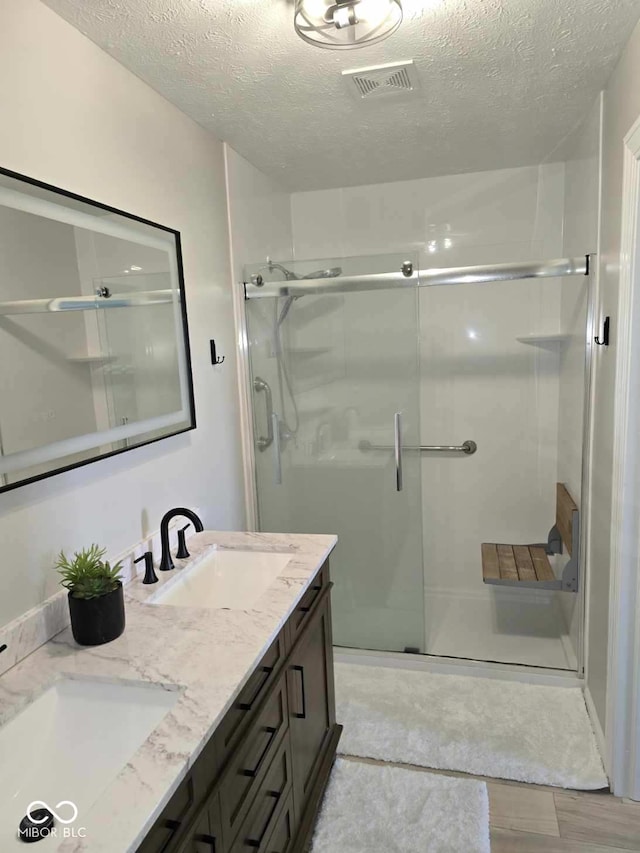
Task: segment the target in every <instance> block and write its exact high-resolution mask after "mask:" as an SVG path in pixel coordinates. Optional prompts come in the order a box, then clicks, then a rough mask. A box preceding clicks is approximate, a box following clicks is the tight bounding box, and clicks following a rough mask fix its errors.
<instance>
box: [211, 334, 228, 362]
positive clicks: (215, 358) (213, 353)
mask: <svg viewBox="0 0 640 853" xmlns="http://www.w3.org/2000/svg"><path fill="white" fill-rule="evenodd" d="M209 346H210V348H211V364H222V362H223V361H224V360H225V356H224V355H223V356H222V358H218V354H217V352H216V342H215V341H214V339H213V338H211V340H210V341H209Z"/></svg>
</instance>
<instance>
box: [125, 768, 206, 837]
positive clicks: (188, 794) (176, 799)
mask: <svg viewBox="0 0 640 853" xmlns="http://www.w3.org/2000/svg"><path fill="white" fill-rule="evenodd" d="M199 794H200V792H196V790H195V785H194V779H193V776H192V775H190V776H188V777H187V778H186V779H185V780H184V782H181V784H180V786H179V788H178V790H177V791H176V792H175V794H174V795H173V797H172V798H171V799H170V800H169V803H168V805H167V806H166V808H165V810H164V811H163V812H162V814H161V815H160V817H159V818H158V820H157V821H156V823H155V825H154V827H153V829H152V830H151V831H150V832H149V834H148V835H147V837H146V838H145V840H144V841H143V842H142V844H141V845H140V847H138V853H170V851H173V850H175V849H176V848H177V842H178V841H179V840H180V838H182V837H183V833H182V830H183V829H184V828H185V826H186V825H187V823H188V822H189V820H190V819H191V818H192V816H193V815H194V814H195V808H196V805H197V796H199Z"/></svg>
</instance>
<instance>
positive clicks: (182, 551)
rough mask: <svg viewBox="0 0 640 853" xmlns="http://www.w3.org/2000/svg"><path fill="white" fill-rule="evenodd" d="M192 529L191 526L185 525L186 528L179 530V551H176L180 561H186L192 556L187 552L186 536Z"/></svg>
mask: <svg viewBox="0 0 640 853" xmlns="http://www.w3.org/2000/svg"><path fill="white" fill-rule="evenodd" d="M189 527H191V524H185V526H184V527H181V528H180V530H178V550H177V551H176V557H177V558H178V560H186V559H187V557H190V556H191V554H190V553H189V551H188V550H187V540H186V535H185V530H187V529H188V528H189Z"/></svg>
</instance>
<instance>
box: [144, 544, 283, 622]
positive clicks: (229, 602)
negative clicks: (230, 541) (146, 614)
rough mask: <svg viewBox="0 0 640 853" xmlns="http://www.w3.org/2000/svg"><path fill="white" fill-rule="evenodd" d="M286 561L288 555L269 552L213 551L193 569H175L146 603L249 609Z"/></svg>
mask: <svg viewBox="0 0 640 853" xmlns="http://www.w3.org/2000/svg"><path fill="white" fill-rule="evenodd" d="M290 559H291V554H278V553H273V552H269V551H223V550H219V551H218V550H215V551H213V552H212V553H211V554H209V555H207V556H206V557H204V558H203V559H201V560H199V561H198V562H197V563H196V564H195V565H194V566H193V567H187V568H185V569H178V570H176V571H177V572H178V574H177V576H176V577H172V578H171V580H170V581H169V582H168V583H166V584H165V586H164V587H163V588H162V589H161V590H159V591H158V593H157V594H156V595H154V596H153V597H152V598H151V599H150V600H149V603H150V604H172V605H176V606H179V607H209V608H214V609H219V608H227V609H229V610H250V609H251V608H252V607H253V606H254V605H255V603H256V602H257V601H258V599H259V598H260V596H262V595H263V594H264V593H265V592H266V591H267V589H268V588H269V587H270V586H271V584H272V583H273V581H274V580H275V579H276V578H277V577H278V575H280V574H281V572H282V570H283V569H284V567H285V566H286V565H287V563H288V562H289V560H290ZM174 574H175V573H174Z"/></svg>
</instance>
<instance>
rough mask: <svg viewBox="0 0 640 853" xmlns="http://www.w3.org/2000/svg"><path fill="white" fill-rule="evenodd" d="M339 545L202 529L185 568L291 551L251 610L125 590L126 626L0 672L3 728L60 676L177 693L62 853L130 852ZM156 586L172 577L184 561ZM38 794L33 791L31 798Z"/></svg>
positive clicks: (43, 650) (49, 649) (61, 638)
mask: <svg viewBox="0 0 640 853" xmlns="http://www.w3.org/2000/svg"><path fill="white" fill-rule="evenodd" d="M335 544H336V538H335V537H334V536H315V535H308V536H306V535H295V534H270V533H269V534H268V533H227V532H220V533H218V532H212V531H205V532H204V533H200V534H196V535H194V536H193V537H191V539H190V540H189V549H190V551H191V554H192V558H191V559H190V560H189V561H187V564H188V565H189V566H190V565H191V564H192V563H193V561H196V560H198V559H199V558H201V557H203V556H204V555H206V554H207V553H209V552H210V551H211V550H212V549H213V548H214V547H217V548H224V549H232V550H243V551H246V550H251V549H254V550H260V551H272V552H277V553H287V554H288V553H290V554H291V560H290V561H289V562H288V564H287V565H286V566H285V567H284V569H283V570H282V572H281V574H280V575H279V576H278V577H277V578H276V579H275V581H274V582H273V583H272V584H271V586H270V587H269V588H268V589H267V591H266V592H265V593H264V594H263V596H262V597H261V598H260V599H259V600H258V602H257V603H256V605H255V606H254V608H253V609H251V610H215V609H203V608H190V607H172V606H167V607H164V606H161V605H156V606H152V605H149V604H146V603H145V599H146V598H148V597H149V596H151V595H153V591H154V587H156V588H157V587H158V586H159V585H160V584H156V585H154V586H152V587H145V586H143V585H142V584H141V582H140V581H139V580H134V581H132V582H131V583H130V584H129V585H128V586H127V587H126V593H125V594H126V599H127V602H126V603H127V629H126V631H125V633H124V634H123V635H122V637H120V638H119V639H117V640H115V641H114V642H112V643H108V644H106V645H104V646H97V647H93V648H82V647H79V646H77V645H76V643H75V642H74V640H73V638H72V636H71V631H70V629H69V628H67V629H65V630H64V631H62V633H60V634H58V635H57V636H56V637H54V638H53V639H52V640H51V641H49V642H48V643H46V644H45V645H43V646H41V647H40V648H39V649H37V651H35V652H33V654H31V655H29V656H28V657H26V658H25V659H24V660H22V661H21V662H20V663H18V664H17V665H16V666H14V667H13V668H12V669H10V670H8V671H7V672H6V673H5V674H4V675H2V677H0V725H1V724H3V723H5V722H7V720H9V719H11V718H12V717H13V716H14V715H15V714H16V713H18V712H19V711H20V710H21V709H22V708H23V707H24V706H25V705H26V704H28V703H29V702H30V701H32V700H33V699H34V698H36V697H37V696H38V695H39V694H40V693H41V692H43V690H45V689H46V688H47V687H48V686H50V685H51V684H52V683H54V682H55V681H56V680H57V679H60V678H62V677H65V678H68V677H72V678H90V679H96V678H100V679H105V680H109V681H115V682H124V683H132V682H133V683H138V684H140V683H145V684H154V685H157V686H158V687H159V688H161V689H166V690H179V691H180V693H181V696H180V699H179V700H178V702H177V703H176V705H175V706H174V708H173V709H172V710H171V711H170V712H169V713H168V714H167V715H166V716H165V717H164V719H163V720H162V721H161V723H160V724H159V725H158V726H157V727H156V729H154V731H153V732H152V733H151V735H150V736H149V737H148V738H147V740H146V741H145V742H144V744H143V745H142V746H141V748H140V749H139V750H138V751H137V752H136V753H135V755H134V756H133V757H132V758H131V760H130V761H129V762H128V764H127V765H126V766H125V767H124V768H123V769H122V771H121V772H120V773H119V775H118V776H117V777H116V778H115V779H114V780H113V781H112V782H111V783H110V784H109V786H108V787H107V789H106V790H105V791H104V793H103V795H102V796H101V797H100V799H99V801H98V802H97V803H95V804H94V805H93V806H92V808H91V809H90V811H89V813H88V814H86V815H81V816H80V818H79V822H81V823H82V825H84V826H86V828H87V837H86V838H85V839H68V840H66V841H64V842H63V843H62V844H61V845H60V846H59V847H58V850H59V851H60V853H84V851H89V850H90V851H91V853H125V851H133V850H135V849H136V846H137V845H138V844H139V843H140V841H141V840H142V839H143V838H144V836H145V834H146V832H147V831H148V830H149V829H150V827H151V826H152V825H153V822H154V820H155V819H156V817H157V816H158V815H159V814H160V812H161V811H162V808H163V807H164V805H165V804H166V803H167V801H168V800H169V798H170V797H171V794H172V793H173V792H174V791H175V789H176V788H177V786H178V785H179V783H180V781H181V780H182V779H183V778H184V776H185V774H186V772H187V770H188V769H189V767H191V765H192V764H193V762H194V761H195V760H196V758H197V757H198V755H199V754H200V751H201V750H202V748H203V747H204V745H205V744H206V743H207V741H208V740H209V738H210V737H211V735H212V734H213V732H214V730H215V728H216V727H217V725H218V724H219V722H220V721H221V719H222V718H223V716H224V714H225V713H226V711H227V710H228V709H229V707H230V706H231V704H232V702H233V700H234V699H235V697H236V696H237V695H238V693H239V692H240V690H241V689H242V687H243V686H244V684H245V683H246V681H247V679H248V677H249V675H250V674H251V672H252V671H253V669H254V667H255V665H256V664H257V663H258V661H259V660H260V658H261V657H262V655H263V654H264V653H265V652H266V650H267V648H268V647H269V645H270V643H271V642H272V641H273V639H274V638H275V637H276V635H277V634H278V632H279V631H280V629H281V628H282V626H283V625H284V623H285V622H286V620H287V618H288V617H289V616H290V614H291V613H292V612H293V610H294V608H295V605H296V603H297V602H298V601H299V600H300V598H301V596H302V594H303V593H304V591H305V590H306V588H307V587H308V586H309V584H310V583H311V581H312V580H313V578H314V577H315V575H316V574H317V571H318V569H319V568H320V567H321V566H322V564H323V562H324V560H325V559H326V557H327V556H328V555H329V553H330V552H331V551H332V550H333V548H334V547H335ZM176 565H177V566H178V568H177V569H176V571H175V572H171V573H168V576H166V575H165V576H164V577H161V580H160V583H161V584H162V583H169V582H171V580H172V578H173V577H175V576H176V574H177V573H179V572H180V571H183V570H184V565H185V564H184V563H180V564H178V563H176ZM34 796H35V795H34ZM25 805H26V804H25Z"/></svg>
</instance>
